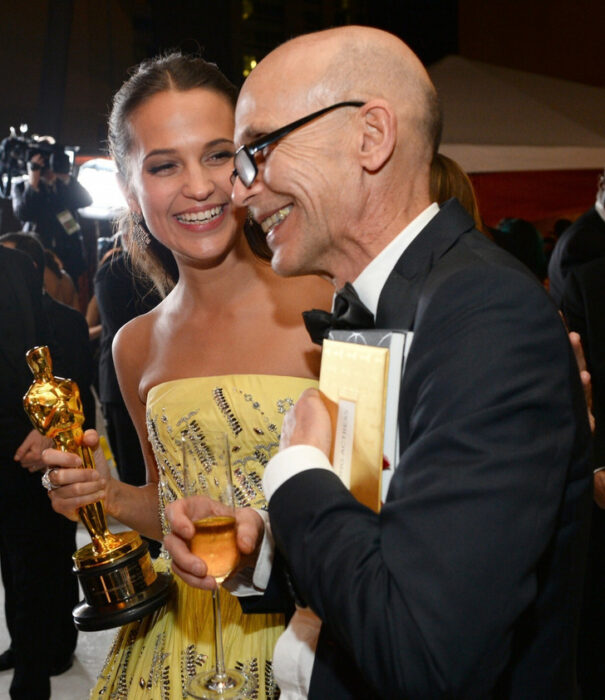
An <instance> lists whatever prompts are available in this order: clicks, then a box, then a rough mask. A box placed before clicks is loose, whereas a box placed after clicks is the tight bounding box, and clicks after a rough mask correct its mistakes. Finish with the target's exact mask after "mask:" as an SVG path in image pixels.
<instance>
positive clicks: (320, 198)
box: [233, 69, 356, 276]
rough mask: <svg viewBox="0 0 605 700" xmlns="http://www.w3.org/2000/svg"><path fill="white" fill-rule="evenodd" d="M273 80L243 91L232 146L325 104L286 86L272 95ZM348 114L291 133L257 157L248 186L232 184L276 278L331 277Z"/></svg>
mask: <svg viewBox="0 0 605 700" xmlns="http://www.w3.org/2000/svg"><path fill="white" fill-rule="evenodd" d="M257 70H258V69H257ZM274 81H278V82H277V83H276V82H274ZM279 82H281V83H283V76H282V77H281V78H280V77H279V76H278V75H275V77H274V80H273V79H272V78H271V71H270V70H265V72H264V73H263V74H262V76H260V75H259V76H255V79H254V80H252V81H249V83H248V84H247V85H245V86H244V89H243V90H242V93H241V96H240V99H239V101H238V104H237V108H236V114H235V120H236V121H235V144H236V146H240V145H242V144H249V143H250V142H251V141H252V140H254V139H257V138H258V137H260V136H263V135H264V134H267V133H269V132H271V131H274V130H275V129H277V128H279V127H282V126H285V125H286V124H288V123H290V122H292V121H294V120H296V119H299V118H301V117H304V116H306V115H307V114H309V113H311V112H314V111H316V110H317V109H319V108H321V107H323V106H327V104H316V103H314V104H310V103H309V101H308V100H307V99H306V95H307V94H308V91H307V90H306V89H304V86H302V85H301V86H300V90H299V91H298V92H297V91H296V86H295V85H293V84H292V83H291V82H290V83H289V90H288V92H289V96H288V97H287V98H284V97H283V92H282V91H280V90H275V89H274V86H275V85H276V84H279ZM280 95H281V96H280ZM354 114H356V109H355V107H344V108H342V109H337V110H334V111H333V112H329V113H328V114H325V115H323V116H321V117H319V118H318V119H314V120H313V121H311V122H309V123H307V124H305V125H304V126H301V127H299V128H298V129H296V130H295V131H292V132H291V133H289V134H288V135H287V136H285V137H283V138H282V139H280V140H279V141H277V142H276V143H274V144H272V145H270V146H268V147H267V148H266V149H265V150H264V151H262V152H259V153H257V155H256V162H257V166H258V175H257V177H256V180H255V181H254V182H253V183H252V185H251V186H250V187H249V188H246V187H245V186H244V185H243V184H242V182H241V181H240V180H239V178H237V179H236V180H235V183H234V189H233V198H234V201H235V203H236V204H237V205H240V206H246V207H248V208H249V210H250V211H251V213H252V216H253V217H254V219H256V221H258V222H259V223H260V224H261V226H262V228H263V230H264V231H265V233H266V234H267V243H268V244H269V247H270V248H271V250H272V251H273V260H272V265H273V268H274V269H275V271H276V272H278V273H279V274H280V275H285V276H290V275H302V274H311V273H313V274H327V275H329V276H334V274H333V273H334V270H333V269H332V268H333V263H334V258H335V257H336V253H337V250H338V241H339V239H340V235H341V232H342V231H346V227H347V222H348V221H349V217H350V208H349V204H348V199H349V198H350V190H349V185H348V184H347V183H348V182H350V178H351V174H352V173H354V169H353V168H352V163H351V162H350V158H349V156H348V152H349V151H350V148H348V146H349V147H350V145H351V143H352V135H353V129H352V126H351V119H352V117H353V115H354Z"/></svg>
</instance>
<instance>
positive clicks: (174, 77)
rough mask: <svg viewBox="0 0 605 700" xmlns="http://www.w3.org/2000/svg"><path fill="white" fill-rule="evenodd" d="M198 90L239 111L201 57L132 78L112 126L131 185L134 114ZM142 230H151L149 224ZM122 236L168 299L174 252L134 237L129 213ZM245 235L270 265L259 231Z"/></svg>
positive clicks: (112, 147) (233, 93)
mask: <svg viewBox="0 0 605 700" xmlns="http://www.w3.org/2000/svg"><path fill="white" fill-rule="evenodd" d="M195 88H203V89H205V90H212V91H214V92H216V93H217V94H219V95H222V96H223V97H225V99H226V100H227V101H228V102H229V104H230V105H232V107H233V108H235V103H236V101H237V92H238V91H237V88H236V87H235V85H233V84H232V83H231V82H230V81H229V80H228V79H227V78H226V76H225V75H223V73H221V71H220V70H219V69H218V67H217V66H216V65H215V64H214V63H209V62H208V61H205V60H204V59H203V58H201V57H199V56H194V55H185V54H182V53H180V52H173V53H168V54H165V55H160V56H157V57H155V58H152V59H148V60H145V61H143V62H142V63H140V64H139V65H138V66H136V67H135V68H134V69H133V70H132V74H131V76H130V78H129V79H128V80H127V81H126V82H125V83H124V84H123V85H122V87H121V88H120V89H119V90H118V91H117V93H116V94H115V96H114V99H113V105H112V109H111V114H110V116H109V125H108V143H109V153H110V155H111V156H112V157H113V158H114V160H115V163H116V166H117V169H118V173H119V176H120V177H121V178H122V180H123V181H124V182H125V183H126V184H128V183H129V181H130V178H131V173H130V171H129V157H130V153H131V150H132V146H133V137H134V134H133V132H132V126H131V123H130V118H131V116H132V114H133V112H134V111H135V110H136V109H137V108H139V107H140V106H141V105H142V104H144V103H145V102H146V101H147V100H149V99H150V98H151V97H153V96H154V95H157V94H159V93H162V92H167V91H169V90H176V91H179V92H185V91H187V90H193V89H195ZM143 226H144V227H145V228H146V225H145V223H144V222H143ZM118 231H119V233H120V234H121V235H122V239H123V245H124V247H125V248H126V250H127V252H128V254H129V255H130V256H131V258H132V261H133V263H134V265H135V268H136V269H137V270H139V271H140V272H142V273H143V274H144V275H146V276H147V277H149V278H150V279H151V280H152V281H153V283H154V284H155V286H156V287H157V289H158V291H159V292H160V293H161V294H162V295H163V296H165V295H166V294H167V293H168V292H169V291H170V290H171V289H172V287H173V286H174V284H175V283H176V281H177V279H178V269H177V265H176V261H175V259H174V256H173V255H172V253H171V251H170V250H169V249H168V248H166V246H164V245H162V244H161V243H160V242H159V241H157V240H156V239H155V238H154V237H153V236H150V237H149V239H150V240H149V243H148V244H147V243H144V242H142V240H141V237H140V236H136V235H135V232H134V225H133V221H132V217H131V216H130V215H129V213H128V212H126V213H125V214H124V216H122V217H121V219H120V220H119V221H118ZM245 232H246V236H247V238H248V241H249V243H250V247H251V248H252V250H253V252H254V253H255V254H256V255H257V256H258V257H261V258H264V259H269V258H270V252H269V250H268V248H267V245H266V243H265V241H264V238H261V237H260V236H259V235H258V229H252V227H251V226H250V224H249V223H247V225H246V227H245Z"/></svg>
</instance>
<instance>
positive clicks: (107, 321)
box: [89, 235, 161, 557]
mask: <svg viewBox="0 0 605 700" xmlns="http://www.w3.org/2000/svg"><path fill="white" fill-rule="evenodd" d="M114 243H115V245H114V247H113V248H111V249H110V250H108V251H107V252H106V253H105V255H104V256H103V258H102V259H101V261H100V264H99V269H98V270H97V274H96V276H95V281H94V290H95V294H94V297H93V298H92V300H91V305H89V308H90V306H94V307H95V308H96V309H97V311H98V315H99V323H100V328H101V335H100V344H99V353H98V391H99V400H100V402H101V406H102V409H103V416H104V418H105V428H106V431H107V438H108V440H109V444H110V446H111V449H112V452H113V456H114V459H115V462H116V467H117V470H118V474H119V475H120V479H121V480H122V481H123V482H125V483H126V484H131V485H133V486H143V485H144V484H145V483H146V481H147V476H146V473H145V459H144V457H143V453H142V451H141V443H140V442H139V438H138V435H137V431H136V428H135V427H134V424H133V422H132V419H131V418H130V414H129V413H128V409H127V408H126V404H125V403H124V399H123V397H122V392H121V391H120V385H119V384H118V378H117V375H116V369H115V365H114V361H113V354H112V351H111V348H112V344H113V339H114V337H115V335H116V333H117V332H118V331H119V330H120V328H121V327H122V326H123V325H125V324H126V323H127V322H128V321H130V320H131V319H133V318H135V317H136V316H139V315H140V314H144V313H146V312H147V311H150V310H151V309H153V308H154V307H155V306H157V304H158V303H159V302H160V301H161V296H160V294H159V293H158V292H157V290H156V289H155V288H154V286H153V284H152V283H151V282H150V280H148V279H147V278H145V277H142V276H141V275H140V274H139V273H137V272H136V271H135V270H134V268H133V265H132V261H131V260H130V256H129V255H128V253H127V252H126V251H125V250H124V249H123V248H122V245H121V236H120V235H118V236H116V238H115V241H114ZM146 539H147V543H148V544H149V550H150V553H151V556H152V557H157V555H158V553H159V549H160V546H159V542H157V541H155V540H151V539H149V538H146Z"/></svg>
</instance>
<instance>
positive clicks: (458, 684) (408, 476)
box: [269, 266, 588, 698]
mask: <svg viewBox="0 0 605 700" xmlns="http://www.w3.org/2000/svg"><path fill="white" fill-rule="evenodd" d="M573 397H575V398H573ZM578 397H579V398H578ZM578 401H581V389H580V387H579V380H578V377H577V370H576V369H575V367H574V365H573V358H572V356H571V353H570V350H569V343H568V341H567V338H566V334H565V331H564V328H563V325H562V324H561V322H560V320H559V319H558V317H557V315H556V312H555V309H554V307H553V305H552V302H551V301H550V299H548V297H547V295H546V294H544V293H543V290H541V289H540V288H538V285H536V284H535V283H534V282H533V281H531V280H529V279H528V277H527V276H526V275H525V274H521V273H520V272H517V271H511V270H505V271H502V270H501V269H499V268H490V267H489V266H486V267H485V268H484V269H481V268H475V269H474V270H472V271H467V272H464V273H458V274H452V275H451V276H450V277H449V278H447V279H445V280H444V281H443V282H442V283H441V284H440V285H439V286H438V288H437V289H436V290H435V291H434V292H433V293H432V295H431V298H430V299H428V301H427V306H426V308H425V310H424V314H423V318H422V320H421V321H420V323H419V324H418V326H417V327H416V328H415V336H414V340H413V343H412V347H411V351H410V356H409V359H408V363H407V367H406V373H405V376H404V381H403V385H402V394H401V403H400V433H401V435H402V437H403V442H402V444H403V445H404V446H405V447H404V449H403V453H402V455H401V461H400V463H399V465H398V467H397V470H396V473H395V474H394V476H393V480H392V482H391V486H390V491H389V496H388V499H387V503H386V504H385V505H384V507H383V509H382V511H381V513H380V514H378V515H377V514H374V513H373V512H371V511H370V510H368V509H366V508H365V507H363V506H362V505H360V504H359V503H357V502H356V501H355V500H354V499H353V498H352V497H351V496H350V494H349V493H348V492H347V491H346V489H345V488H344V487H343V486H342V485H341V483H340V481H339V480H338V478H337V477H336V476H335V475H334V474H332V473H330V472H328V471H326V470H310V471H307V472H304V473H302V474H298V475H297V476H295V477H293V478H291V479H289V480H288V481H287V482H286V483H285V484H283V485H282V486H281V487H280V488H279V489H278V490H277V491H276V492H275V494H274V495H273V497H272V499H271V502H270V507H269V512H270V516H271V526H272V530H273V534H274V536H275V539H276V542H277V545H278V547H279V548H280V549H281V550H282V551H283V552H285V556H286V559H287V561H288V565H289V567H290V569H291V571H292V574H293V576H294V578H295V580H296V583H297V587H298V589H299V590H300V592H301V594H302V596H303V597H304V598H305V599H306V600H307V601H308V602H309V604H310V606H311V608H313V609H314V610H315V612H316V613H317V614H318V615H319V616H320V617H321V618H322V620H323V621H324V623H325V626H326V628H327V630H329V632H330V634H331V635H332V637H333V638H335V639H336V640H337V642H338V643H339V644H340V646H341V647H342V648H343V650H344V651H345V652H346V653H348V654H349V655H350V656H351V658H352V659H353V662H354V663H355V665H356V666H357V667H358V668H359V669H360V671H361V673H362V675H363V677H364V678H365V680H366V681H367V682H368V683H369V684H370V685H371V686H373V688H374V689H375V692H376V697H383V698H391V697H392V698H401V697H409V698H428V697H437V696H439V697H467V698H470V697H476V698H485V697H490V696H491V693H492V691H493V688H494V687H495V686H496V685H497V682H498V677H499V675H500V674H501V673H502V671H503V669H504V668H505V666H506V664H507V663H508V660H509V658H510V656H511V654H512V653H513V652H512V646H513V631H512V630H513V626H514V624H515V623H516V622H517V621H518V619H519V617H520V616H521V615H522V614H523V613H524V611H525V610H526V609H527V608H528V606H529V605H530V603H531V602H532V600H533V598H534V596H535V593H536V589H537V575H538V574H537V569H538V564H537V563H538V561H539V560H540V558H541V557H542V555H543V554H544V552H545V551H547V550H548V547H549V545H550V542H551V540H552V538H553V532H554V529H555V521H556V519H557V518H558V511H559V508H560V504H561V499H562V493H563V491H564V483H565V480H566V476H567V470H568V465H569V463H570V461H572V454H571V453H572V449H573V448H572V446H573V445H574V444H575V443H574V439H575V435H576V431H577V425H578V417H577V416H578V415H579V413H578V406H579V405H580V404H579V403H578ZM581 420H582V418H581V416H580V421H581ZM583 430H584V433H583V434H584V439H586V426H585V425H584V426H583ZM584 457H585V455H584ZM580 461H581V460H580ZM582 464H584V463H582ZM585 471H586V469H585V467H582V474H581V476H580V477H579V478H580V479H584V481H582V489H581V491H582V492H583V493H584V494H585V493H587V489H588V475H587V474H585V473H584V472H585ZM585 507H588V506H587V505H585ZM570 556H571V554H570ZM578 578H579V577H578ZM553 664H555V666H556V661H555V660H553Z"/></svg>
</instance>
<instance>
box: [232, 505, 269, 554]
mask: <svg viewBox="0 0 605 700" xmlns="http://www.w3.org/2000/svg"><path fill="white" fill-rule="evenodd" d="M236 520H237V547H238V549H239V551H240V552H241V553H242V554H252V553H253V552H254V551H256V549H257V548H258V547H259V545H260V543H261V541H262V537H263V534H264V529H265V525H264V522H263V519H262V518H261V516H260V515H259V514H258V513H257V512H256V511H255V510H253V509H252V508H242V509H241V510H238V511H237V514H236Z"/></svg>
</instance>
